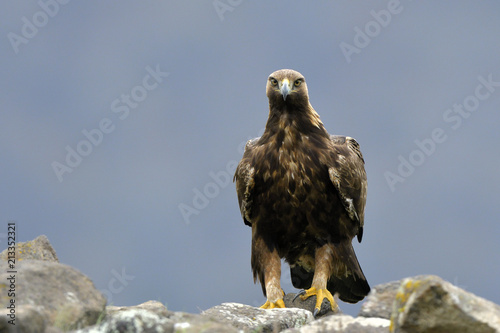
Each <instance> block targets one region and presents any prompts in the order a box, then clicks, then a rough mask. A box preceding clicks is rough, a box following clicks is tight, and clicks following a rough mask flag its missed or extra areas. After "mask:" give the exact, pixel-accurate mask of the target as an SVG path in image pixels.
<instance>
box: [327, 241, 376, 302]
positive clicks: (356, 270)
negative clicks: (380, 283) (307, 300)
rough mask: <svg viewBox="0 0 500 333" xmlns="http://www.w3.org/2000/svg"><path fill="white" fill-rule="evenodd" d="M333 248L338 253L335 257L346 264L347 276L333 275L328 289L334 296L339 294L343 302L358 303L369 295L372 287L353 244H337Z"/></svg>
mask: <svg viewBox="0 0 500 333" xmlns="http://www.w3.org/2000/svg"><path fill="white" fill-rule="evenodd" d="M333 248H334V251H335V252H336V253H335V255H334V256H335V257H337V258H339V259H341V262H343V263H344V264H345V266H346V271H347V274H345V275H344V274H342V275H341V274H333V275H332V276H331V277H330V279H329V281H328V285H327V288H328V290H329V291H330V292H331V293H332V294H334V293H335V294H338V295H339V298H340V299H341V300H342V301H344V302H348V303H357V302H359V301H361V300H362V299H363V298H364V297H365V296H366V295H368V293H369V292H370V286H369V285H368V282H367V281H366V277H365V275H364V274H363V270H362V269H361V266H359V262H358V258H357V257H356V254H355V253H354V249H353V248H352V244H351V242H342V243H339V244H335V246H334V247H333ZM334 265H335V264H334Z"/></svg>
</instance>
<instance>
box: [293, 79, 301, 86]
mask: <svg viewBox="0 0 500 333" xmlns="http://www.w3.org/2000/svg"><path fill="white" fill-rule="evenodd" d="M301 84H302V80H301V79H298V80H295V82H294V83H293V85H294V86H296V87H298V86H300V85H301Z"/></svg>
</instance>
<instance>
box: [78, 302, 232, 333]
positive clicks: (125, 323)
mask: <svg viewBox="0 0 500 333" xmlns="http://www.w3.org/2000/svg"><path fill="white" fill-rule="evenodd" d="M107 311H108V313H107V315H106V317H105V318H104V320H103V321H102V322H101V323H100V324H99V325H95V326H92V327H87V328H85V329H82V330H79V331H76V332H75V333H77V332H78V333H108V332H127V333H142V332H149V333H156V332H158V333H160V332H162V333H163V332H167V333H171V332H183V333H191V332H193V333H195V332H202V331H203V332H214V333H215V332H220V333H236V332H239V331H238V329H236V328H235V327H233V326H231V325H228V324H223V323H220V322H217V321H215V320H212V319H210V318H207V317H205V316H202V315H199V314H191V313H184V312H172V311H168V310H167V308H166V307H165V306H164V305H163V304H161V303H160V302H156V301H149V302H146V303H143V304H140V305H136V306H128V307H115V306H108V307H107Z"/></svg>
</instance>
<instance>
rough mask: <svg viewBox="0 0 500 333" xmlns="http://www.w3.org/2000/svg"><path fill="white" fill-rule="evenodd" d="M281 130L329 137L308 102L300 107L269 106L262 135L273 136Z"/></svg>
mask: <svg viewBox="0 0 500 333" xmlns="http://www.w3.org/2000/svg"><path fill="white" fill-rule="evenodd" d="M282 131H287V132H288V131H292V132H296V133H300V134H301V135H313V136H314V135H319V136H322V137H325V138H329V134H328V132H327V131H326V129H325V127H324V126H323V123H322V122H321V120H320V118H319V115H318V114H317V113H316V111H315V110H314V109H313V107H312V106H311V105H310V104H309V105H307V106H302V107H293V108H292V107H287V106H283V107H280V108H278V107H272V106H271V107H270V111H269V118H268V120H267V124H266V129H265V132H264V135H266V134H267V135H269V136H273V135H275V134H276V133H279V132H282Z"/></svg>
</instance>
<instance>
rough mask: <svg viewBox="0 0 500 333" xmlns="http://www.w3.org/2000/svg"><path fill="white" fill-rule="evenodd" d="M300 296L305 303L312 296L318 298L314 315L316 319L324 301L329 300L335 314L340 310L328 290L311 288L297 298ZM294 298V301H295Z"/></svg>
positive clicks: (300, 293)
mask: <svg viewBox="0 0 500 333" xmlns="http://www.w3.org/2000/svg"><path fill="white" fill-rule="evenodd" d="M298 296H300V298H301V299H302V300H303V301H305V300H306V299H308V298H309V297H311V296H316V306H315V307H314V312H313V315H314V317H316V315H317V314H318V313H319V311H320V310H321V304H322V303H323V299H325V298H326V299H327V300H328V301H329V302H330V306H331V307H332V311H333V312H337V310H338V305H337V302H335V300H334V299H333V296H332V294H331V293H330V292H329V291H328V290H327V289H316V288H315V287H311V288H309V289H307V290H302V291H300V292H299V293H298V294H297V295H296V296H295V298H297V297H298ZM295 298H294V300H295Z"/></svg>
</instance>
